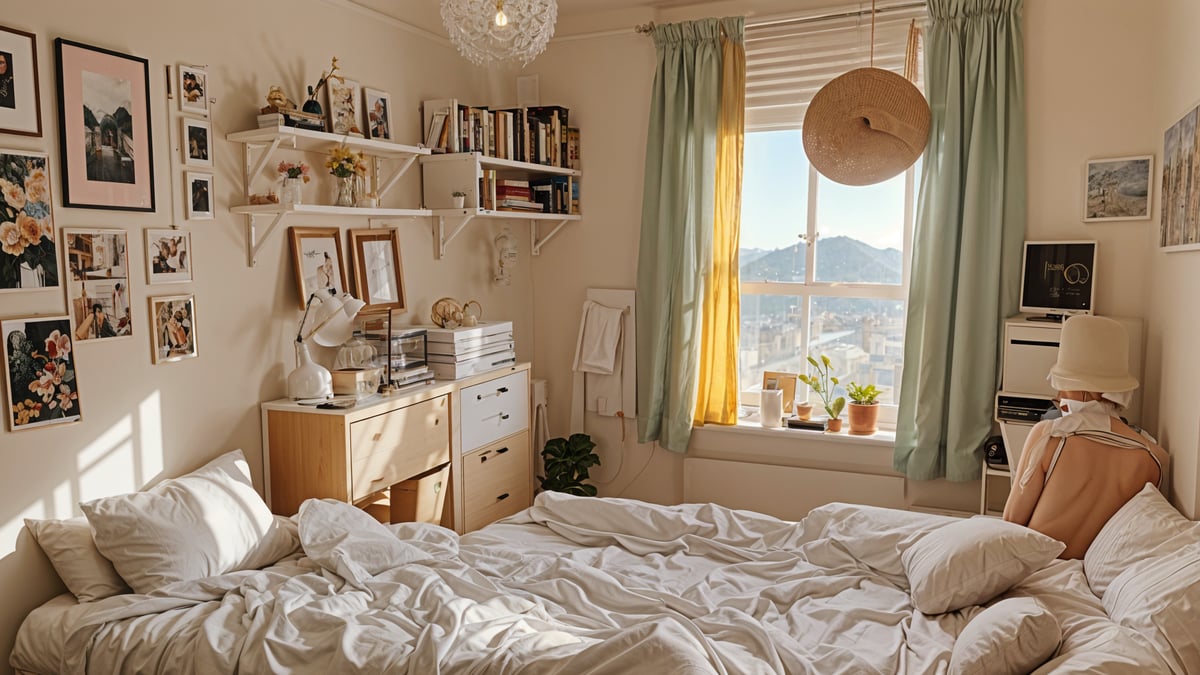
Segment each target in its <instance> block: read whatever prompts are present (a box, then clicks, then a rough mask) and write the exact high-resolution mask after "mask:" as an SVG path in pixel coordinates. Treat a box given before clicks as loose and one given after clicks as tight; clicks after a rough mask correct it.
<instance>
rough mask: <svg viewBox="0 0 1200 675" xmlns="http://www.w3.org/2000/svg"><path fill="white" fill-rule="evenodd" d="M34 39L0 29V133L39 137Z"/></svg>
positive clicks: (38, 101)
mask: <svg viewBox="0 0 1200 675" xmlns="http://www.w3.org/2000/svg"><path fill="white" fill-rule="evenodd" d="M41 96H42V95H41V87H40V86H38V62H37V36H36V35H34V34H33V33H26V32H25V31H23V30H17V29H16V28H9V27H7V26H0V133H5V134H19V135H21V136H41V135H42V98H41Z"/></svg>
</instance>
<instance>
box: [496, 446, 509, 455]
mask: <svg viewBox="0 0 1200 675" xmlns="http://www.w3.org/2000/svg"><path fill="white" fill-rule="evenodd" d="M506 452H508V448H500V449H499V450H497V451H496V454H497V455H503V454H504V453H506Z"/></svg>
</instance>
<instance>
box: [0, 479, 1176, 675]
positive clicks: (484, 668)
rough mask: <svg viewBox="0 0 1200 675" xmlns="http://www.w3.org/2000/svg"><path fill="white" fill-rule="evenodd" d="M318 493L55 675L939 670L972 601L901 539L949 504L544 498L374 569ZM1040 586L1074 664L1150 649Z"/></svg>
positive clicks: (124, 621)
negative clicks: (261, 544) (283, 543)
mask: <svg viewBox="0 0 1200 675" xmlns="http://www.w3.org/2000/svg"><path fill="white" fill-rule="evenodd" d="M326 504H327V505H328V508H322V509H310V510H307V511H306V510H302V512H301V514H299V516H298V518H299V529H300V533H301V541H302V546H303V547H304V549H305V551H307V552H308V553H309V555H307V556H302V555H300V554H297V556H295V557H294V558H292V559H289V560H285V561H283V562H281V563H280V564H277V565H275V566H273V567H270V568H267V569H265V570H260V571H249V572H237V573H233V574H227V575H223V576H219V577H211V578H208V579H204V580H200V581H195V582H182V583H178V584H174V585H173V586H171V587H169V588H167V589H165V590H164V591H162V592H161V593H159V594H155V595H153V596H146V595H125V596H117V597H113V598H108V599H105V600H102V601H99V602H95V603H90V604H91V605H93V606H94V607H93V608H92V609H90V610H89V611H88V612H87V613H86V615H85V617H83V618H78V619H77V620H76V621H75V622H74V624H73V625H72V626H71V627H70V629H69V630H68V631H67V638H66V640H65V642H64V643H63V644H62V645H61V651H60V652H59V653H60V654H61V663H59V664H58V667H57V668H55V669H54V670H56V671H58V672H64V673H82V672H85V671H89V672H104V673H115V672H161V673H187V672H199V673H234V672H243V673H250V672H253V673H267V672H295V673H332V672H338V673H350V672H357V673H383V672H388V673H412V674H414V675H416V674H420V675H426V674H430V673H522V674H525V673H528V674H541V673H546V674H560V673H561V674H564V675H566V674H571V675H574V674H582V673H597V674H600V673H613V674H617V673H620V674H625V673H683V674H688V673H819V674H821V675H826V674H830V673H944V672H945V671H946V668H947V665H948V662H949V658H950V652H951V649H952V648H953V641H954V637H955V636H956V635H957V634H958V633H959V632H960V631H961V630H962V628H963V627H964V626H965V625H966V623H967V621H968V620H969V619H970V618H971V617H972V616H973V615H974V614H975V613H977V612H978V611H980V608H968V609H967V610H964V611H962V612H951V613H947V614H942V615H938V616H925V615H922V614H921V613H920V612H914V611H913V609H912V607H911V605H910V602H909V598H908V594H907V579H906V578H905V576H904V570H903V568H902V566H901V564H900V552H901V551H903V549H904V548H906V547H907V546H909V545H911V543H913V542H914V541H915V540H916V539H917V538H919V536H920V535H921V534H922V533H923V532H926V531H928V530H929V529H931V528H934V527H937V526H939V525H941V524H944V523H945V522H948V520H949V519H948V518H944V517H940V516H931V515H926V514H916V513H908V512H903V511H892V510H888V509H875V508H871V507H860V506H851V505H844V504H834V505H829V506H826V507H822V508H820V509H816V510H814V511H813V512H812V513H811V514H810V515H809V516H808V517H807V518H805V519H804V520H803V521H801V522H799V523H791V522H784V521H779V520H776V519H774V518H770V517H768V516H764V515H759V514H754V513H749V512H743V511H731V510H729V509H725V508H722V507H719V506H714V505H685V506H678V507H661V506H654V505H650V504H645V503H642V502H635V501H629V500H619V499H603V500H601V499H587V498H574V497H569V496H565V495H560V494H557V493H543V494H541V495H539V496H538V498H537V500H536V503H535V505H534V506H533V507H532V508H530V509H528V510H526V511H524V512H522V513H520V514H517V515H516V516H514V517H512V518H510V519H508V520H507V521H504V522H501V523H497V524H494V525H492V526H489V527H487V528H485V529H483V530H481V531H478V532H474V533H471V534H468V535H465V536H463V537H461V538H459V537H458V536H457V535H455V534H454V533H453V532H451V531H449V530H446V529H443V528H439V527H436V526H431V525H422V524H403V525H393V526H390V527H389V529H390V531H391V532H392V533H394V535H395V536H396V537H398V538H399V542H398V543H399V544H400V545H401V546H402V550H401V554H400V555H398V556H395V555H394V552H393V554H389V555H393V557H392V558H391V560H392V561H393V562H391V563H388V564H382V563H381V561H382V560H384V559H385V558H386V556H384V555H382V554H381V551H383V550H384V549H387V548H388V547H390V546H391V542H387V541H384V540H381V539H380V538H379V536H378V535H379V533H378V532H369V531H367V530H369V528H363V527H362V526H361V523H360V522H358V517H359V515H358V514H361V511H355V510H354V509H353V507H349V506H345V505H336V504H333V503H326ZM318 512H319V513H318ZM317 560H322V561H324V562H325V565H326V566H324V567H323V566H322V565H320V564H318V563H317V562H316V561H317ZM339 571H340V573H339ZM1035 577H1036V578H1035ZM1030 582H1033V584H1034V585H1033V586H1032V587H1030ZM1030 582H1027V583H1026V584H1024V585H1022V587H1020V588H1018V589H1016V590H1015V591H1014V592H1013V593H1014V594H1018V595H1021V594H1027V593H1028V594H1037V595H1038V597H1041V596H1042V594H1044V593H1058V594H1061V595H1062V596H1063V597H1062V598H1061V601H1060V602H1059V604H1060V605H1061V606H1062V611H1071V612H1074V613H1075V614H1076V615H1078V617H1077V618H1076V619H1073V620H1074V621H1076V624H1077V625H1074V626H1072V629H1071V630H1072V633H1073V634H1074V637H1068V643H1069V642H1070V641H1071V640H1074V641H1075V644H1074V645H1069V644H1064V649H1063V653H1062V655H1061V656H1060V657H1059V661H1060V663H1061V665H1062V666H1063V667H1064V668H1067V669H1070V668H1071V667H1072V665H1073V664H1074V665H1075V666H1078V672H1085V671H1088V668H1089V667H1092V666H1094V665H1095V664H1096V663H1101V664H1107V663H1109V662H1108V661H1096V660H1095V659H1093V660H1091V661H1089V660H1077V661H1074V662H1072V661H1071V660H1070V659H1071V658H1074V657H1077V656H1079V655H1081V654H1082V655H1084V656H1086V655H1088V654H1091V653H1092V652H1093V651H1095V650H1097V649H1104V648H1106V647H1107V645H1108V644H1109V643H1113V642H1117V643H1119V646H1121V648H1122V649H1124V650H1125V651H1124V652H1119V653H1118V656H1117V657H1114V658H1117V659H1118V661H1117V663H1118V665H1120V664H1121V663H1125V661H1121V659H1127V662H1128V663H1129V664H1136V663H1139V662H1140V663H1148V662H1152V659H1153V658H1154V657H1153V654H1152V653H1151V654H1150V655H1149V656H1148V657H1147V656H1146V654H1145V653H1144V652H1145V648H1144V647H1141V646H1139V644H1138V643H1137V642H1136V640H1130V639H1129V638H1128V637H1127V636H1121V635H1118V633H1119V631H1118V630H1116V629H1117V628H1118V627H1115V626H1114V625H1113V624H1111V622H1108V621H1107V619H1106V618H1104V614H1103V608H1102V607H1100V604H1099V601H1098V600H1095V596H1092V595H1091V593H1090V591H1089V590H1088V587H1087V583H1086V581H1085V580H1083V574H1082V569H1081V566H1080V565H1079V563H1078V561H1060V562H1057V563H1054V564H1052V565H1051V566H1050V567H1049V568H1047V569H1046V570H1043V571H1042V572H1039V573H1036V574H1035V575H1034V577H1031V580H1030ZM1080 586H1082V591H1083V592H1084V593H1086V596H1080V597H1079V598H1076V597H1075V596H1076V595H1078V594H1079V591H1080V588H1079V587H1080ZM1086 597H1090V598H1092V600H1093V601H1094V603H1091V605H1089V604H1088V602H1089V601H1087V600H1086ZM1051 608H1052V609H1054V607H1051ZM1097 609H1098V615H1096V611H1097ZM1061 620H1062V619H1061V618H1060V621H1061ZM1066 629H1067V627H1066V626H1064V633H1066V632H1067V630H1066ZM23 633H24V631H23ZM1122 639H1123V640H1124V642H1122ZM35 643H36V640H35V639H34V638H32V637H30V636H28V635H19V636H18V640H17V648H16V650H15V651H14V654H13V658H12V664H13V666H14V667H16V668H18V669H23V670H30V671H35V672H36V671H38V670H39V668H38V667H37V664H38V662H39V659H38V658H37V656H38V654H37V653H36V652H35V651H34V649H33V645H34V644H35ZM1126 643H1128V644H1126ZM1068 647H1072V648H1074V651H1071V650H1069V649H1068ZM1073 655H1074V656H1073ZM42 656H43V657H44V654H43V655H42ZM1080 658H1082V657H1080ZM1097 658H1099V657H1097ZM1106 658H1107V657H1106ZM1146 659H1151V661H1148V660H1146ZM1131 667H1132V666H1131ZM1047 672H1048V671H1047ZM1054 672H1059V671H1054ZM1090 672H1096V669H1095V668H1093V669H1092V670H1091V671H1090ZM1104 672H1124V671H1122V670H1120V669H1116V670H1111V671H1110V670H1107V669H1106V670H1104ZM1128 672H1135V671H1133V670H1130V671H1128ZM1143 672H1144V671H1143Z"/></svg>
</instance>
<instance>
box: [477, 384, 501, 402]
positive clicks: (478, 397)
mask: <svg viewBox="0 0 1200 675" xmlns="http://www.w3.org/2000/svg"><path fill="white" fill-rule="evenodd" d="M507 393H508V387H500V388H499V389H497V390H496V391H494V392H492V393H491V394H486V396H500V395H501V394H507ZM484 396H485V394H475V400H476V401H482V400H483V397H484Z"/></svg>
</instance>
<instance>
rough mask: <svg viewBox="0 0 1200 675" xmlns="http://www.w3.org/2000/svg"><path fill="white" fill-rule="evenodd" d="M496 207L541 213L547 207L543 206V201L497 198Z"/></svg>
mask: <svg viewBox="0 0 1200 675" xmlns="http://www.w3.org/2000/svg"><path fill="white" fill-rule="evenodd" d="M496 208H497V209H508V210H512V209H516V210H519V211H536V212H539V213H542V212H544V211H545V207H543V206H542V204H541V203H539V202H533V201H529V200H527V199H497V200H496Z"/></svg>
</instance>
